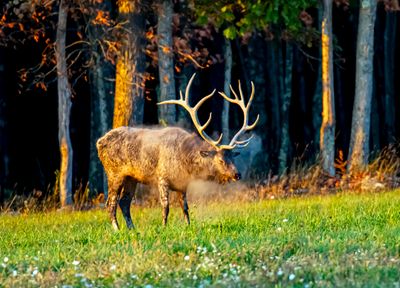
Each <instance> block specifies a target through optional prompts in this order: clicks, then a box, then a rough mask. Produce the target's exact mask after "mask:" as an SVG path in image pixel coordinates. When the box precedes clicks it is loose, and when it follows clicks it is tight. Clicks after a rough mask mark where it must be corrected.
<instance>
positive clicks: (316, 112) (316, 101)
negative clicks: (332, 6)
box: [312, 5, 324, 152]
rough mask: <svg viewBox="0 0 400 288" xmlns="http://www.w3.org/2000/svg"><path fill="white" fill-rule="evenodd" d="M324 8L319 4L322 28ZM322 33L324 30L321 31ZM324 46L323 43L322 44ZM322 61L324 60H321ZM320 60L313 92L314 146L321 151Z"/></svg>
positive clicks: (319, 21) (319, 18)
mask: <svg viewBox="0 0 400 288" xmlns="http://www.w3.org/2000/svg"><path fill="white" fill-rule="evenodd" d="M323 13H324V8H323V7H322V6H321V5H319V6H318V27H320V28H321V29H322V18H323ZM321 34H322V31H321ZM321 46H322V45H321ZM319 48H320V49H318V58H321V59H322V53H321V51H322V47H319ZM321 62H322V61H321ZM321 62H319V61H318V68H317V69H318V72H317V78H316V81H315V90H314V94H313V102H312V124H313V131H314V133H315V134H314V139H313V144H314V145H313V146H314V149H315V151H316V152H319V149H320V144H319V143H320V129H321V125H322V117H321V115H322V113H321V111H322V97H321V95H322V63H321Z"/></svg>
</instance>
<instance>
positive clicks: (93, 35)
mask: <svg viewBox="0 0 400 288" xmlns="http://www.w3.org/2000/svg"><path fill="white" fill-rule="evenodd" d="M110 8H111V3H109V2H108V1H103V3H102V4H98V9H99V10H103V11H107V10H108V9H110ZM88 31H89V35H88V36H89V41H90V43H91V47H92V49H93V50H92V57H93V66H92V67H91V69H90V83H91V87H90V94H91V97H90V102H91V103H90V104H91V107H90V108H91V109H90V163H89V188H90V191H92V192H96V194H97V193H98V192H104V195H105V198H107V179H106V177H105V174H104V171H103V168H102V165H101V163H100V160H99V157H98V154H97V148H96V142H97V140H98V139H99V138H100V137H101V136H103V135H104V134H105V133H106V132H107V131H108V130H109V129H110V128H111V121H112V118H111V113H112V107H111V106H112V103H111V101H110V100H111V98H112V97H111V95H112V94H113V91H114V88H115V87H114V85H113V82H112V81H107V80H106V78H114V77H115V76H114V75H111V74H112V73H111V70H112V67H111V64H110V63H108V62H107V60H106V59H104V56H103V53H102V51H101V47H100V45H101V44H99V43H98V39H101V37H103V34H102V29H101V28H99V27H98V25H90V27H89V30H88Z"/></svg>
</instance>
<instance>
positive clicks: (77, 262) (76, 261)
mask: <svg viewBox="0 0 400 288" xmlns="http://www.w3.org/2000/svg"><path fill="white" fill-rule="evenodd" d="M79 263H81V262H79V261H78V260H74V261H72V265H74V266H78V265H79Z"/></svg>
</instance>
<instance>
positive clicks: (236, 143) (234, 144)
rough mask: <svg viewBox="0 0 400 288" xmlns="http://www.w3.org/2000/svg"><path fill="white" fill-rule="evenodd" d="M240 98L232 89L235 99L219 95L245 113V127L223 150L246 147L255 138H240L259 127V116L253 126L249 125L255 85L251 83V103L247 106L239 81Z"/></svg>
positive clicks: (222, 94)
mask: <svg viewBox="0 0 400 288" xmlns="http://www.w3.org/2000/svg"><path fill="white" fill-rule="evenodd" d="M238 88H239V96H240V97H238V95H237V93H236V92H235V91H234V90H233V89H232V87H231V91H232V93H233V95H235V99H232V98H229V97H228V96H226V95H225V94H224V93H221V92H219V94H220V95H221V96H222V97H224V99H226V100H227V101H229V102H231V103H234V104H237V105H238V106H239V107H240V108H241V109H242V111H243V125H242V127H241V128H240V130H239V131H238V132H237V133H236V134H235V135H234V136H233V138H232V140H231V142H229V144H228V145H224V146H221V149H233V148H235V147H246V146H247V145H248V144H249V142H250V140H251V139H252V138H253V136H251V137H250V138H248V139H246V140H240V141H239V140H237V139H238V138H239V136H241V135H242V134H243V133H245V132H246V131H250V130H252V129H254V127H255V126H256V125H257V123H258V121H259V119H260V115H257V118H256V120H255V121H254V123H253V124H251V125H249V123H248V122H249V115H248V113H249V109H250V106H251V103H252V102H253V99H254V94H255V88H254V83H253V82H251V94H250V98H249V101H248V103H247V105H246V104H245V100H244V97H243V91H242V86H241V84H240V81H239V85H238Z"/></svg>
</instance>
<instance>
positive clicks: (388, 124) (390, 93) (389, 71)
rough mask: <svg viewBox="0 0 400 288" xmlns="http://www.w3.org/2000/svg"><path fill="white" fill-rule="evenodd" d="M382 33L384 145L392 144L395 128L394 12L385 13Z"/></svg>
mask: <svg viewBox="0 0 400 288" xmlns="http://www.w3.org/2000/svg"><path fill="white" fill-rule="evenodd" d="M385 22H386V23H385V32H384V36H383V37H384V41H383V45H384V53H383V57H384V79H385V95H384V109H385V110H384V111H385V113H384V121H385V122H384V123H385V129H384V131H385V138H386V139H385V143H393V142H394V141H395V140H396V139H395V137H396V127H395V119H396V116H395V107H396V106H395V105H396V103H395V97H396V93H395V85H396V79H395V65H396V62H395V60H396V59H395V58H396V52H397V50H396V32H397V15H396V12H391V11H386V20H385Z"/></svg>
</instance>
